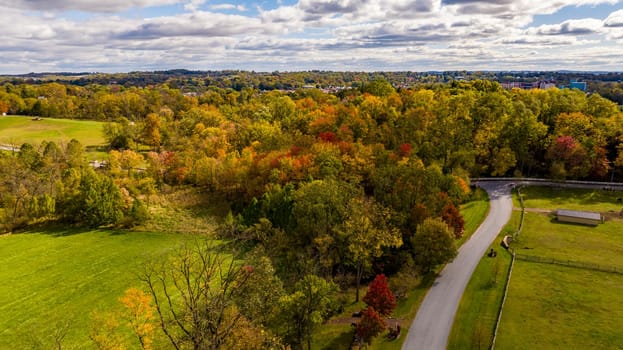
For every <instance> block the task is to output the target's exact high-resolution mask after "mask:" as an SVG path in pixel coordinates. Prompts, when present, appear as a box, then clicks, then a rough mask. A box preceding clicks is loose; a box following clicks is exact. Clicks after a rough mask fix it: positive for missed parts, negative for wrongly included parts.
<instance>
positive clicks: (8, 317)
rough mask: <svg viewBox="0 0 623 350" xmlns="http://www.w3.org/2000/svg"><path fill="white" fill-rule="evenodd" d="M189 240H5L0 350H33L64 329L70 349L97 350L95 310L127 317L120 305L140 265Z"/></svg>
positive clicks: (48, 235)
mask: <svg viewBox="0 0 623 350" xmlns="http://www.w3.org/2000/svg"><path fill="white" fill-rule="evenodd" d="M188 239H190V238H189V236H186V235H180V234H160V233H142V232H121V231H106V230H96V231H79V230H58V231H44V232H32V233H24V234H16V235H9V236H2V237H0V281H2V283H0V296H1V297H0V349H30V348H34V347H35V344H36V343H37V342H43V343H44V347H43V348H46V349H50V348H52V346H51V344H50V341H51V340H50V339H49V337H50V334H52V333H53V332H54V330H55V327H58V325H60V324H65V323H66V324H68V325H69V327H70V328H69V332H68V334H67V336H66V338H65V339H64V341H63V345H64V347H63V348H67V349H90V348H93V345H92V344H91V342H90V340H89V339H88V336H87V334H88V327H89V318H90V313H91V311H93V310H94V309H102V310H108V311H110V310H120V309H121V305H120V303H119V302H118V298H119V297H120V296H122V295H123V293H124V291H125V290H126V289H128V288H129V287H139V288H140V287H142V285H141V282H140V281H139V280H138V279H137V275H136V273H137V272H138V271H139V267H140V266H141V263H142V262H144V261H146V260H147V259H149V257H151V256H157V255H160V254H163V253H165V252H167V251H169V250H171V249H173V248H175V247H177V246H179V245H180V244H182V243H183V242H184V241H186V240H188Z"/></svg>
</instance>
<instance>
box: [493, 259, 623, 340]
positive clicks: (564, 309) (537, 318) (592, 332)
mask: <svg viewBox="0 0 623 350" xmlns="http://www.w3.org/2000/svg"><path fill="white" fill-rule="evenodd" d="M622 329H623V275H619V274H613V273H606V272H597V271H591V270H582V269H576V268H572V267H565V266H558V265H547V264H538V263H532V262H526V261H521V260H517V261H516V263H515V267H514V268H513V275H512V279H511V283H510V287H509V291H508V297H507V299H506V304H505V306H504V312H503V314H502V322H501V324H500V330H499V332H498V337H497V340H496V348H497V349H534V350H537V349H548V350H549V349H604V350H605V349H622V348H623V336H622V335H621V330H622Z"/></svg>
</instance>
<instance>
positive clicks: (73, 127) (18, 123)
mask: <svg viewBox="0 0 623 350" xmlns="http://www.w3.org/2000/svg"><path fill="white" fill-rule="evenodd" d="M103 125H104V123H102V122H96V121H91V120H72V119H53V118H42V119H41V120H33V118H32V117H24V116H0V144H12V145H17V146H21V145H22V144H24V143H30V144H32V145H33V146H35V147H36V146H39V145H40V144H41V142H43V141H53V142H55V143H57V144H59V145H60V144H63V143H65V144H66V143H67V142H69V141H70V140H71V139H76V140H78V141H80V143H81V144H82V145H84V146H85V147H86V146H101V145H104V144H105V143H106V140H105V139H104V135H103V133H102V128H103Z"/></svg>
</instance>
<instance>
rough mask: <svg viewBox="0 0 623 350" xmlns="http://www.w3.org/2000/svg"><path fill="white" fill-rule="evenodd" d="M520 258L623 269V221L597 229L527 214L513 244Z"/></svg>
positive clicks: (535, 214) (536, 214) (552, 217)
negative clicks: (538, 257) (550, 259)
mask: <svg viewBox="0 0 623 350" xmlns="http://www.w3.org/2000/svg"><path fill="white" fill-rule="evenodd" d="M513 246H514V248H515V251H516V252H517V253H518V254H525V255H536V256H540V257H548V258H555V259H559V260H573V261H578V262H586V263H593V264H598V265H604V266H612V267H619V268H621V269H623V220H620V219H617V220H607V221H606V222H605V223H603V224H601V225H598V226H594V227H593V226H584V225H576V224H569V223H561V222H558V221H557V220H556V219H555V217H554V216H553V215H547V214H543V213H531V212H526V220H525V222H524V229H523V232H522V233H521V235H520V236H519V237H518V240H517V241H516V242H515V243H513Z"/></svg>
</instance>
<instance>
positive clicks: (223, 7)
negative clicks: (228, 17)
mask: <svg viewBox="0 0 623 350" xmlns="http://www.w3.org/2000/svg"><path fill="white" fill-rule="evenodd" d="M210 9H212V10H236V11H240V12H244V11H246V10H247V8H246V7H245V6H244V5H234V4H215V5H210Z"/></svg>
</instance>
